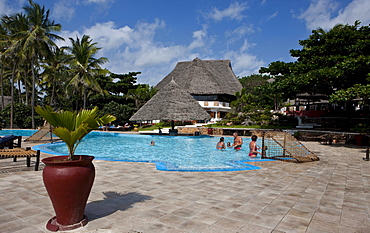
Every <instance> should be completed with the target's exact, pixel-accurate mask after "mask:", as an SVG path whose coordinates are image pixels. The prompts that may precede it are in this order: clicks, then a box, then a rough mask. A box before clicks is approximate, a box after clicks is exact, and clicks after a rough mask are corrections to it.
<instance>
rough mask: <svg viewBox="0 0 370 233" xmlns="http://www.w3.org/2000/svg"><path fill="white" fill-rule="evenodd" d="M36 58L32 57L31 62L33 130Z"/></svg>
mask: <svg viewBox="0 0 370 233" xmlns="http://www.w3.org/2000/svg"><path fill="white" fill-rule="evenodd" d="M33 59H34V57H33V56H32V61H31V71H32V96H31V110H32V114H31V116H32V129H34V128H36V127H35V85H36V77H35V70H34V67H33V64H34V60H33Z"/></svg>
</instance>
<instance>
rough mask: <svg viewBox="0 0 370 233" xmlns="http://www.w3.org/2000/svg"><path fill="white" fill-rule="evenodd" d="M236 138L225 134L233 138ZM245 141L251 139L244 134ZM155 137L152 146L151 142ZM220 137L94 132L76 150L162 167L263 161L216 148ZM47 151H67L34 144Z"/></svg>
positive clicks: (214, 167) (241, 165)
mask: <svg viewBox="0 0 370 233" xmlns="http://www.w3.org/2000/svg"><path fill="white" fill-rule="evenodd" d="M232 140H233V138H232V137H230V138H228V137H227V138H225V142H232ZM243 140H244V145H248V143H249V140H248V139H246V138H244V139H243ZM151 141H155V145H154V146H151V145H150V142H151ZM218 141H219V138H218V137H209V136H157V135H132V134H120V133H109V132H96V131H94V132H91V133H89V134H88V135H87V136H86V137H85V138H84V139H83V140H82V142H81V143H80V145H79V146H78V147H77V151H76V154H84V155H93V156H95V157H96V159H98V160H110V161H125V162H151V163H155V164H156V167H157V169H158V170H163V171H207V172H210V171H242V170H254V169H259V167H256V166H253V165H250V164H246V163H245V162H250V161H260V160H261V159H260V158H258V157H257V158H250V157H249V156H248V150H247V149H246V148H243V149H241V150H239V151H236V150H234V149H232V148H228V149H226V150H216V148H215V147H216V144H217V142H218ZM33 149H37V150H41V151H43V152H46V153H50V154H56V155H62V154H68V150H67V147H66V146H65V144H64V143H62V142H58V143H48V144H43V145H39V146H37V147H33Z"/></svg>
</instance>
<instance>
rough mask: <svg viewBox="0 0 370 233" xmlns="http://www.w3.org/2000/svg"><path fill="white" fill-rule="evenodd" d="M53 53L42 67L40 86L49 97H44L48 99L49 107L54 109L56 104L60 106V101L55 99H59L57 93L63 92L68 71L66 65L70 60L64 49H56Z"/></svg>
mask: <svg viewBox="0 0 370 233" xmlns="http://www.w3.org/2000/svg"><path fill="white" fill-rule="evenodd" d="M53 53H54V55H53V56H51V57H49V58H48V59H47V60H46V61H45V63H44V64H43V65H42V68H43V69H44V70H43V72H42V73H41V76H42V86H43V88H44V89H45V90H46V91H47V92H49V93H48V94H49V95H48V96H46V97H47V98H49V105H50V106H54V107H55V106H56V105H58V104H62V103H61V102H60V101H57V99H61V96H60V95H58V91H62V90H65V83H66V81H67V77H68V70H69V68H68V66H67V65H68V62H70V60H71V59H70V57H71V56H68V55H67V54H66V53H65V51H64V49H60V48H56V49H55V51H54V52H53ZM59 93H60V92H59ZM62 93H63V92H62ZM63 94H64V93H63Z"/></svg>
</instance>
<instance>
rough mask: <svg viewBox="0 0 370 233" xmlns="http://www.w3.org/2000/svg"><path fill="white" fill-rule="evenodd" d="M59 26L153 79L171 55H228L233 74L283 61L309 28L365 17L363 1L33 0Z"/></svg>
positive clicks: (7, 9)
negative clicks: (87, 36)
mask: <svg viewBox="0 0 370 233" xmlns="http://www.w3.org/2000/svg"><path fill="white" fill-rule="evenodd" d="M35 2H37V3H38V4H40V5H44V6H45V7H46V8H48V9H50V12H51V15H50V17H51V19H52V20H54V21H55V22H56V23H60V24H61V25H62V31H61V32H60V35H61V36H63V37H64V38H65V39H66V41H64V42H63V41H59V42H58V44H59V45H61V46H62V45H69V40H68V38H69V37H73V38H76V36H79V37H80V38H81V37H82V36H83V35H90V37H91V38H93V41H94V42H97V43H98V46H100V47H102V49H101V50H100V52H99V54H98V56H99V57H100V56H104V57H107V58H108V59H109V61H110V62H109V63H107V64H104V65H103V67H104V68H107V69H109V70H110V71H112V72H114V73H118V74H124V73H128V72H137V71H140V72H142V74H140V75H139V76H138V82H139V83H148V84H150V85H155V84H157V83H158V82H159V81H160V80H161V79H162V78H163V77H165V76H166V75H167V74H168V73H170V72H171V71H172V70H173V68H174V67H175V65H176V63H177V62H179V61H190V60H193V59H194V58H195V57H199V58H200V59H202V60H209V59H229V60H231V64H232V67H233V70H234V72H235V74H236V75H237V76H239V77H243V76H247V75H250V74H253V73H258V70H259V68H260V67H262V66H267V65H268V64H269V63H271V62H273V61H278V60H279V61H285V62H290V61H293V60H294V59H293V58H292V57H290V54H289V50H290V49H299V48H301V47H300V46H299V44H298V41H299V40H302V39H307V38H308V36H309V35H310V34H311V31H312V29H317V28H318V27H321V28H323V29H326V30H328V29H330V28H332V27H333V26H334V25H336V24H338V23H341V24H347V23H348V24H353V23H354V22H355V20H360V21H361V22H362V25H369V23H370V14H369V12H370V3H369V0H248V1H234V0H232V1H229V0H186V1H184V0H130V1H128V0H37V1H35ZM27 3H28V1H26V0H0V14H1V15H3V14H12V13H18V12H20V11H21V10H22V6H24V4H27Z"/></svg>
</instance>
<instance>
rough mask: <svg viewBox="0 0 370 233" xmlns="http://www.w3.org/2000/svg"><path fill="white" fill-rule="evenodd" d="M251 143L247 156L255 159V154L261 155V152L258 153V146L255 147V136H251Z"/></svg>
mask: <svg viewBox="0 0 370 233" xmlns="http://www.w3.org/2000/svg"><path fill="white" fill-rule="evenodd" d="M251 139H252V141H251V142H250V143H249V156H250V157H256V156H257V154H261V152H258V151H257V150H258V149H260V148H259V147H258V146H257V143H256V141H257V136H256V135H252V137H251Z"/></svg>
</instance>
